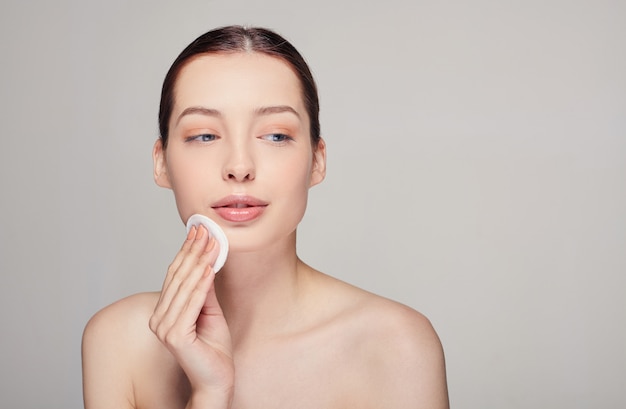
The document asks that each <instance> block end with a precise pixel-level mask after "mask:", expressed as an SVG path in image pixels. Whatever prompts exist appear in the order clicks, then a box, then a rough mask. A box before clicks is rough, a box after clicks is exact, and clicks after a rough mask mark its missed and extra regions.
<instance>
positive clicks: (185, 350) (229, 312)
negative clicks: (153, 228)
mask: <svg viewBox="0 0 626 409" xmlns="http://www.w3.org/2000/svg"><path fill="white" fill-rule="evenodd" d="M302 101H303V100H302V93H301V90H300V85H299V82H298V78H297V76H296V75H295V74H294V73H293V72H292V70H291V68H290V66H289V65H288V64H286V63H285V62H284V61H282V60H280V59H276V58H273V57H269V56H267V55H263V54H259V53H252V52H238V53H232V54H211V55H202V56H200V57H196V58H194V59H193V60H191V61H190V62H188V63H187V64H186V65H185V66H184V68H183V69H182V71H181V72H180V74H179V77H178V81H177V85H176V89H175V104H174V110H173V114H172V116H171V118H170V140H169V142H168V147H167V149H164V148H163V146H162V144H161V141H160V140H159V141H157V142H156V144H155V146H154V151H153V156H154V164H155V165H154V177H155V180H156V182H157V184H159V185H160V186H163V187H166V188H169V189H172V191H173V192H174V196H175V198H176V204H177V206H178V210H179V213H180V217H181V219H182V220H183V222H185V221H186V220H187V219H188V218H189V217H190V215H192V214H194V213H200V214H204V215H206V216H208V217H210V218H212V219H213V220H215V221H216V222H217V223H218V224H219V225H220V226H221V228H222V229H223V230H224V231H225V233H226V235H227V236H228V240H229V243H230V245H231V246H230V252H229V257H228V259H227V260H226V264H225V265H224V267H223V269H222V271H221V272H220V274H219V275H217V276H216V275H215V272H214V271H213V269H212V265H213V263H214V262H215V259H216V257H217V246H216V245H215V242H214V240H212V239H209V238H208V232H207V231H206V229H204V228H203V227H198V228H192V229H191V230H190V231H189V234H188V236H187V239H186V240H185V242H184V244H183V246H182V248H181V250H180V251H179V252H178V254H176V256H175V257H174V260H173V261H172V263H171V265H170V266H169V268H168V270H167V275H166V278H165V281H164V284H163V289H162V291H161V292H160V293H146V294H137V295H134V296H131V297H128V298H126V299H124V300H121V301H118V302H116V303H114V304H112V305H110V306H108V307H106V308H104V309H103V310H102V311H100V312H99V313H98V314H96V315H95V316H94V317H93V318H92V320H91V321H90V322H89V324H88V325H87V328H86V329H85V335H84V341H83V345H84V347H83V374H84V381H85V384H84V391H85V403H86V407H87V408H88V409H97V408H102V409H105V408H107V409H108V408H151V409H160V408H163V409H165V408H167V409H172V408H204V409H208V408H269V407H271V408H276V409H280V408H290V409H291V408H295V407H298V408H303V409H309V408H310V409H314V408H315V409H319V408H363V409H366V408H394V409H403V408H407V409H408V408H413V409H414V408H437V409H445V408H447V407H448V400H447V390H446V380H445V365H444V360H443V353H442V350H441V344H440V342H439V339H438V337H437V335H436V333H435V332H434V330H433V328H432V326H431V325H430V323H429V322H428V320H427V319H426V318H425V317H424V316H422V315H421V314H419V313H418V312H416V311H414V310H412V309H410V308H408V307H406V306H404V305H401V304H398V303H395V302H393V301H390V300H387V299H384V298H382V297H378V296H376V295H374V294H371V293H368V292H365V291H363V290H361V289H358V288H355V287H353V286H350V285H348V284H346V283H344V282H341V281H339V280H336V279H334V278H332V277H329V276H327V275H325V274H322V273H321V272H319V271H316V270H314V269H313V268H311V267H309V266H308V265H306V264H305V263H303V262H302V261H301V260H300V259H299V258H298V256H297V254H296V227H297V225H298V223H299V222H300V220H301V219H302V217H303V215H304V211H305V208H306V203H307V197H308V191H309V189H310V188H311V187H312V186H315V185H316V184H318V183H320V182H321V181H322V180H323V179H324V177H325V170H326V168H325V166H326V145H325V143H324V141H323V140H321V141H320V142H319V144H318V145H317V146H312V144H311V139H310V135H309V131H308V130H309V118H308V117H307V113H306V111H305V109H304V106H303V102H302ZM372 246H373V247H374V246H376V243H372ZM148 324H149V325H148Z"/></svg>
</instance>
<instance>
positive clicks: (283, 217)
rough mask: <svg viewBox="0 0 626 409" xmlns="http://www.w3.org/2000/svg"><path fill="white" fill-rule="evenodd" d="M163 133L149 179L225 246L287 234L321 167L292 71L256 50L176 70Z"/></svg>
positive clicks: (201, 59) (256, 245)
mask: <svg viewBox="0 0 626 409" xmlns="http://www.w3.org/2000/svg"><path fill="white" fill-rule="evenodd" d="M174 101H175V104H174V108H173V111H172V116H171V118H170V122H169V129H170V133H169V141H168V146H167V149H166V150H163V148H162V145H161V142H160V140H159V141H157V142H156V144H155V147H154V172H155V180H156V182H157V184H158V185H160V186H163V187H168V188H171V189H172V190H173V191H174V196H175V198H176V205H177V207H178V211H179V213H180V216H181V218H182V219H183V221H186V220H187V219H188V218H189V216H191V215H192V214H194V213H200V214H204V215H206V216H208V217H210V218H211V219H213V220H215V221H216V222H217V223H218V224H219V225H220V226H221V227H222V228H223V229H224V231H225V232H226V235H227V236H228V238H229V242H230V246H231V251H253V250H259V249H262V248H263V247H264V246H268V245H276V244H278V243H279V242H280V241H281V240H285V239H288V238H289V237H290V236H291V235H292V234H293V233H294V232H295V229H296V226H297V225H298V223H299V222H300V220H301V219H302V217H303V215H304V211H305V208H306V203H307V196H308V189H309V188H310V187H311V186H313V185H315V184H317V183H319V182H321V181H322V180H323V179H324V175H325V161H326V157H325V145H324V142H323V141H320V144H319V146H318V147H317V148H316V149H315V150H313V148H312V146H311V138H310V135H309V118H308V116H307V113H306V109H305V106H304V103H303V101H302V93H301V88H300V84H299V81H298V78H297V77H296V75H295V74H294V73H293V72H292V70H291V68H290V67H289V65H287V64H286V63H285V62H283V61H282V60H280V59H278V58H273V57H270V56H267V55H265V54H260V53H235V54H207V55H202V56H198V57H195V58H194V59H193V60H191V61H190V62H188V63H187V64H186V65H185V66H184V67H183V69H182V70H181V72H180V73H179V75H178V78H177V83H176V88H175V95H174Z"/></svg>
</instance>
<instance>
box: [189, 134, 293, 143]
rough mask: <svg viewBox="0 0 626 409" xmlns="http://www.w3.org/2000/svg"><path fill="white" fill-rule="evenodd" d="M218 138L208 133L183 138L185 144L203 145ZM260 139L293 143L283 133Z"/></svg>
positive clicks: (268, 135) (264, 136)
mask: <svg viewBox="0 0 626 409" xmlns="http://www.w3.org/2000/svg"><path fill="white" fill-rule="evenodd" d="M217 138H218V136H217V135H215V134H210V133H204V134H200V135H192V136H188V137H187V138H185V141H186V142H194V141H197V142H204V143H208V142H213V141H215V140H216V139H217ZM260 138H261V139H264V140H266V141H268V142H272V143H276V144H285V143H288V142H290V141H293V140H294V139H293V138H292V137H291V136H289V135H286V134H283V133H270V134H267V135H263V136H261V137H260ZM276 138H280V140H276Z"/></svg>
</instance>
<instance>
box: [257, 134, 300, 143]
mask: <svg viewBox="0 0 626 409" xmlns="http://www.w3.org/2000/svg"><path fill="white" fill-rule="evenodd" d="M261 139H265V140H266V141H270V142H277V143H281V142H287V141H292V140H293V138H292V137H291V136H289V135H285V134H282V133H271V134H268V135H263V136H262V137H261Z"/></svg>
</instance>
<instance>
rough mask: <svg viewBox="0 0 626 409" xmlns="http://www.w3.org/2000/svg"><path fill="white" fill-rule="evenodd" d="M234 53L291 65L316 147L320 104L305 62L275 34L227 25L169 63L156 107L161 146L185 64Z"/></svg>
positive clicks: (203, 37)
mask: <svg viewBox="0 0 626 409" xmlns="http://www.w3.org/2000/svg"><path fill="white" fill-rule="evenodd" d="M235 52H258V53H262V54H266V55H269V56H271V57H276V58H280V59H281V60H283V61H285V62H286V63H287V64H289V65H290V66H291V68H292V69H293V70H294V72H295V74H296V75H297V76H298V79H299V80H300V85H301V87H302V97H303V100H304V105H305V107H306V110H307V113H308V115H309V121H310V124H311V126H310V133H311V143H312V145H313V147H314V148H315V147H317V144H318V142H319V140H320V122H319V101H318V96H317V86H316V85H315V81H314V80H313V75H312V74H311V71H310V70H309V66H308V65H307V63H306V61H305V60H304V58H303V57H302V55H300V53H299V52H298V50H296V48H295V47H294V46H293V45H291V43H289V42H288V41H287V40H285V39H284V38H283V37H281V36H280V35H278V34H276V33H275V32H273V31H271V30H268V29H265V28H259V27H242V26H227V27H222V28H218V29H215V30H211V31H209V32H207V33H205V34H202V35H201V36H200V37H198V38H196V39H195V40H194V41H193V42H192V43H191V44H189V45H188V46H187V47H186V48H185V49H184V50H183V51H182V52H181V53H180V55H179V56H178V57H177V58H176V60H174V62H173V63H172V66H171V67H170V69H169V71H168V72H167V75H166V76H165V80H164V81H163V89H162V90H161V105H160V107H159V131H160V133H161V140H162V142H163V147H164V148H165V147H167V140H168V136H169V121H170V116H171V115H172V109H173V107H174V88H175V86H176V79H177V77H178V73H179V72H180V71H181V69H182V68H183V67H184V65H185V64H186V63H187V62H189V61H190V60H191V59H192V58H193V57H195V56H197V55H200V54H211V53H235Z"/></svg>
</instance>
